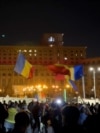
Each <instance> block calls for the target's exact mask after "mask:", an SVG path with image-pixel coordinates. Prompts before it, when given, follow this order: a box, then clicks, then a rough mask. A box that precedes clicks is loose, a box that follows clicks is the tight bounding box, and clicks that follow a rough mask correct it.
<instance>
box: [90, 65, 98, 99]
mask: <svg viewBox="0 0 100 133" xmlns="http://www.w3.org/2000/svg"><path fill="white" fill-rule="evenodd" d="M96 70H97V71H100V67H98V68H97V69H95V68H93V67H90V71H92V72H93V91H94V98H95V99H96Z"/></svg>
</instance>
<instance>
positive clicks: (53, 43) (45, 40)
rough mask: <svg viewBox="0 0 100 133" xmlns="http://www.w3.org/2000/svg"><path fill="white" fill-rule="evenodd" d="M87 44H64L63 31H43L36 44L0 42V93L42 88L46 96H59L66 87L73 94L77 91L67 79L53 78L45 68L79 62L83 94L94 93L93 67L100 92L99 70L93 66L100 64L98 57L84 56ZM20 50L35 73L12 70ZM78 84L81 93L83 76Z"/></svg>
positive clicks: (20, 93) (16, 93)
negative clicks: (20, 72) (11, 44)
mask: <svg viewBox="0 0 100 133" xmlns="http://www.w3.org/2000/svg"><path fill="white" fill-rule="evenodd" d="M86 50H87V47H80V46H75V47H72V46H66V45H64V42H63V34H59V33H55V34H54V33H53V34H52V33H51V34H44V35H43V36H42V38H41V40H40V43H39V44H36V45H34V44H33V45H29V44H27V43H26V44H24V45H15V46H0V95H1V96H6V95H9V96H18V97H20V96H25V95H27V96H30V97H32V96H33V95H35V93H37V92H39V91H43V92H44V94H45V95H46V96H47V97H52V96H59V95H62V94H63V89H66V90H67V96H68V97H71V96H75V95H77V93H75V91H74V90H73V89H72V88H71V87H70V86H68V82H67V81H66V80H61V81H59V80H55V78H54V74H53V73H52V72H51V71H50V70H48V67H47V66H48V65H51V64H57V63H59V64H65V65H68V66H72V65H78V64H82V65H83V66H84V81H85V82H84V86H85V97H94V93H93V87H94V82H93V81H94V79H93V78H94V77H93V71H92V72H91V71H90V70H89V69H90V67H93V68H94V69H95V89H96V97H99V96H100V74H99V72H97V71H96V69H97V68H98V67H99V66H100V58H91V59H87V56H86ZM19 52H22V53H23V54H24V55H25V58H26V59H27V60H28V61H29V62H30V63H31V64H32V65H33V67H34V74H33V77H32V78H31V79H26V78H24V77H23V76H21V75H19V74H18V73H16V72H14V66H15V64H16V60H17V57H18V53H19ZM75 83H76V85H77V87H78V92H79V93H78V94H79V95H81V96H82V97H83V83H82V80H81V79H80V80H78V81H76V82H75Z"/></svg>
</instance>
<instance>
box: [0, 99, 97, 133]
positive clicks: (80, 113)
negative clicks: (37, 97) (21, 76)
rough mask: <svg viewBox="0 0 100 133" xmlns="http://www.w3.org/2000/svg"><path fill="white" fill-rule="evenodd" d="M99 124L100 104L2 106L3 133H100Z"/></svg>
mask: <svg viewBox="0 0 100 133" xmlns="http://www.w3.org/2000/svg"><path fill="white" fill-rule="evenodd" d="M99 123H100V104H99V103H95V104H90V103H67V102H64V101H62V102H61V103H57V102H56V100H54V101H52V102H46V103H42V102H41V103H39V102H38V101H34V100H32V101H31V102H30V103H28V104H27V103H26V101H25V100H24V101H22V102H21V101H18V102H17V101H15V102H13V101H9V102H8V103H6V102H5V101H3V103H2V102H1V103H0V133H66V132H72V131H74V132H81V133H89V132H92V131H98V130H99V128H100V126H99Z"/></svg>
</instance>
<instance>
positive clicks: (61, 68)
mask: <svg viewBox="0 0 100 133" xmlns="http://www.w3.org/2000/svg"><path fill="white" fill-rule="evenodd" d="M48 69H49V70H50V71H52V72H53V73H54V74H62V75H70V70H69V68H67V66H65V65H63V64H55V65H49V66H48Z"/></svg>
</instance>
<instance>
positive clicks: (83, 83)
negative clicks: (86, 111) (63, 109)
mask: <svg viewBox="0 0 100 133" xmlns="http://www.w3.org/2000/svg"><path fill="white" fill-rule="evenodd" d="M82 89H83V98H84V99H85V80H84V76H82Z"/></svg>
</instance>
